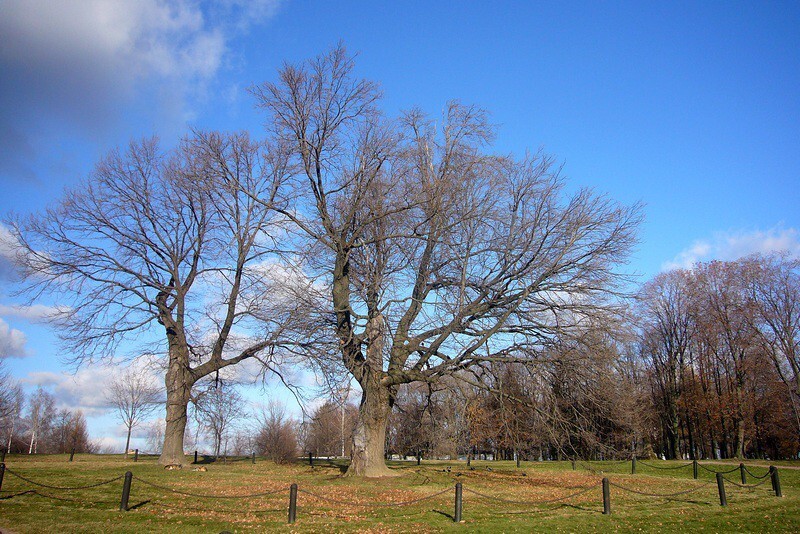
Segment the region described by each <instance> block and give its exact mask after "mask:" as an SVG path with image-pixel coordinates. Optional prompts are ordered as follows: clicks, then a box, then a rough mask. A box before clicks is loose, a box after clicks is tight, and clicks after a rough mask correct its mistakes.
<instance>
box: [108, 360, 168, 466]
mask: <svg viewBox="0 0 800 534" xmlns="http://www.w3.org/2000/svg"><path fill="white" fill-rule="evenodd" d="M106 395H107V397H106V398H107V400H108V403H109V405H110V406H111V407H112V408H113V409H114V411H115V412H116V415H117V418H118V419H119V420H120V421H122V424H123V425H125V429H126V430H127V437H126V439H125V456H127V455H128V451H129V450H130V446H131V433H132V432H133V429H134V428H136V427H137V426H139V423H141V422H142V421H143V420H144V419H146V418H147V417H148V416H149V415H151V414H152V413H153V411H154V410H155V409H156V408H157V407H158V406H159V404H160V403H162V402H163V400H162V394H161V388H159V387H156V386H155V385H153V384H152V383H151V382H150V380H149V379H148V377H147V375H146V374H145V373H142V372H137V371H134V370H132V369H130V368H129V369H127V370H126V371H125V372H124V373H123V374H122V375H121V376H120V377H119V378H116V379H114V380H112V381H111V384H109V386H108V391H107V393H106Z"/></svg>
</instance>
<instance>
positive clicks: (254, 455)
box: [253, 451, 256, 464]
mask: <svg viewBox="0 0 800 534" xmlns="http://www.w3.org/2000/svg"><path fill="white" fill-rule="evenodd" d="M255 463H256V451H253V464H255Z"/></svg>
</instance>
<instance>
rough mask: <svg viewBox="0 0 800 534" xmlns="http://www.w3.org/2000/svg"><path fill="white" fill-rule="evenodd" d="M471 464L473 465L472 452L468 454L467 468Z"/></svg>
mask: <svg viewBox="0 0 800 534" xmlns="http://www.w3.org/2000/svg"><path fill="white" fill-rule="evenodd" d="M471 464H472V452H470V453H469V454H467V467H469V466H470V465H471Z"/></svg>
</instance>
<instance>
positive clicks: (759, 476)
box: [744, 466, 772, 479]
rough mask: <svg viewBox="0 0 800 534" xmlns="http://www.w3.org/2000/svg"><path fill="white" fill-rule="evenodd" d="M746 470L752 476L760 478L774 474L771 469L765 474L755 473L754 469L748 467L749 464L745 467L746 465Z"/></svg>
mask: <svg viewBox="0 0 800 534" xmlns="http://www.w3.org/2000/svg"><path fill="white" fill-rule="evenodd" d="M744 470H745V472H747V474H748V475H750V476H751V477H753V478H759V479H760V478H767V477H769V476H770V475H772V472H771V471H767V472H766V473H764V474H763V475H756V474H755V473H753V472H752V471H750V470H749V469H748V468H747V466H745V467H744Z"/></svg>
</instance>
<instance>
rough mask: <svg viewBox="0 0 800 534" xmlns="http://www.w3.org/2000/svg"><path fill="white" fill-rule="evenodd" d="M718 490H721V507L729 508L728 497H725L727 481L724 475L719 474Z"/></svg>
mask: <svg viewBox="0 0 800 534" xmlns="http://www.w3.org/2000/svg"><path fill="white" fill-rule="evenodd" d="M717 489H718V490H719V505H720V506H728V497H727V496H726V495H725V479H724V478H722V473H717Z"/></svg>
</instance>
